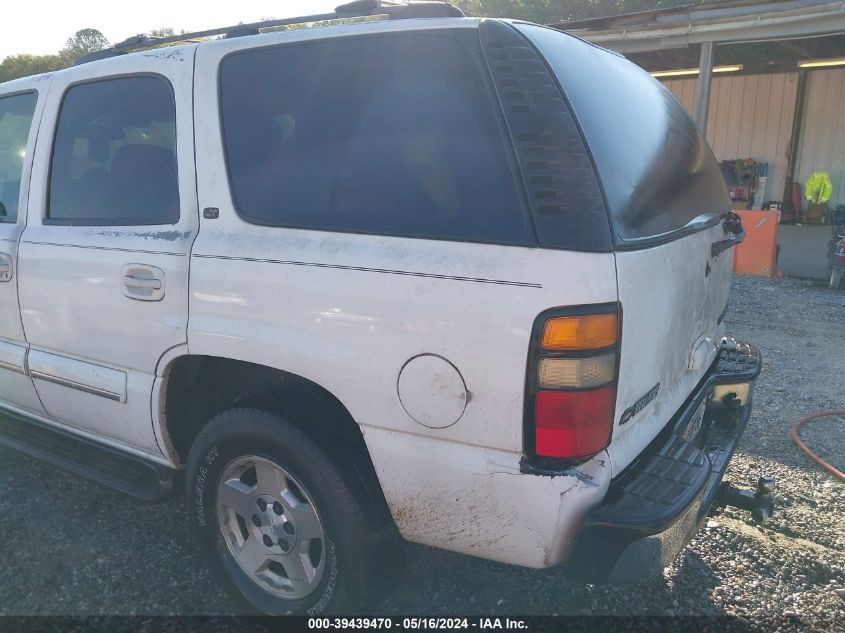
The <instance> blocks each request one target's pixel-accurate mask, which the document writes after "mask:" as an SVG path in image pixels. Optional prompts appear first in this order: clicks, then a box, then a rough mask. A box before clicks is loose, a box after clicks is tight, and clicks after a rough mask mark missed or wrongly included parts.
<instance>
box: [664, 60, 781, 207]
mask: <svg viewBox="0 0 845 633" xmlns="http://www.w3.org/2000/svg"><path fill="white" fill-rule="evenodd" d="M696 82H697V79H695V78H691V79H671V80H667V81H664V82H663V83H664V85H665V86H666V87H667V88H668V89H669V90H671V91H672V93H673V94H674V95H675V96H676V97H677V98H678V100H679V101H680V102H681V103H682V104H683V105H684V107H685V108H686V109H687V110H689V111H690V113H692V110H693V108H694V107H695V106H694V103H695V85H696ZM797 89H798V73H782V74H772V75H747V76H746V75H743V76H739V77H718V76H717V77H714V78H713V83H712V84H711V86H710V111H709V113H708V117H707V140H708V142H709V143H710V145H711V146H712V147H713V153H714V154H716V158H717V159H719V160H728V159H733V158H753V159H755V160H757V161H762V162H767V163H769V179H768V182H767V185H766V200H780V199H781V198H782V197H783V187H784V181H785V179H786V166H787V161H788V157H787V150H788V148H789V139H790V136H791V134H792V117H793V113H794V112H795V97H796V94H797Z"/></svg>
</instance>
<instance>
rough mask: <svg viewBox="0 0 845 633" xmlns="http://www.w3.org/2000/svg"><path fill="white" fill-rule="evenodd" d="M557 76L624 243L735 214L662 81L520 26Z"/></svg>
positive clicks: (706, 153)
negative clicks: (695, 221)
mask: <svg viewBox="0 0 845 633" xmlns="http://www.w3.org/2000/svg"><path fill="white" fill-rule="evenodd" d="M518 28H519V30H520V31H522V32H523V33H524V34H525V35H527V36H528V37H529V38H530V39H531V41H532V42H533V43H534V45H535V46H537V48H538V49H539V51H540V53H542V55H543V56H544V57H545V58H546V61H547V62H548V64H549V65H550V66H551V68H552V70H553V71H554V72H555V74H556V75H557V77H558V79H559V80H560V83H561V84H562V86H563V90H564V92H565V93H566V96H567V97H568V98H569V101H570V103H571V104H572V108H573V110H574V112H575V115H576V117H577V118H578V121H579V123H580V124H581V126H582V129H583V131H584V136H585V138H586V141H587V144H588V146H589V147H590V150H591V152H592V154H593V159H594V160H595V163H596V167H597V171H598V174H599V179H600V180H601V183H602V186H603V188H604V192H605V196H606V198H607V204H608V208H609V210H610V214H611V219H612V222H613V225H614V229H615V232H616V236H617V241H618V242H620V243H621V244H624V243H625V242H626V241H634V242H636V241H637V240H645V241H651V240H652V239H654V238H658V237H663V238H666V237H671V236H672V234H673V233H674V232H676V231H678V230H679V229H681V228H682V227H684V226H685V225H686V224H687V223H688V222H690V220H692V219H694V218H696V217H697V216H699V215H703V214H710V213H713V214H717V215H721V214H722V213H725V212H726V211H729V210H730V208H731V204H730V198H729V197H728V192H727V189H726V187H725V184H724V181H723V179H722V174H721V171H720V170H719V165H718V163H717V162H716V159H715V158H714V157H713V152H712V151H711V149H710V146H709V145H708V144H707V141H706V140H705V139H704V137H703V136H702V135H701V133H700V132H699V130H698V128H697V127H696V125H695V123H694V122H693V120H692V119H691V118H690V117H689V115H688V114H687V113H686V111H685V110H684V109H683V106H681V104H679V103H678V101H677V100H676V99H675V97H673V96H672V93H670V92H669V91H668V90H666V89H665V88H664V87H663V86H662V85H661V84H660V82H658V81H657V80H655V79H654V78H653V77H651V76H650V75H649V74H648V73H647V72H645V71H644V70H642V69H641V68H639V67H638V66H636V65H635V64H633V63H631V62H629V61H628V60H626V59H624V58H622V57H620V56H618V55H615V54H613V53H610V52H608V51H604V50H602V49H600V48H597V47H595V46H592V45H590V44H587V43H586V42H582V41H581V40H578V39H577V38H575V37H572V36H570V35H565V34H563V33H561V32H559V31H555V30H553V29H548V28H544V27H539V26H532V25H527V24H519V25H518Z"/></svg>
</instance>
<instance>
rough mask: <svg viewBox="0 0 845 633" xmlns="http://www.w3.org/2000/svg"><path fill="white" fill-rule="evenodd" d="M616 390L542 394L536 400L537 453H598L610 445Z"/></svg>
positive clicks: (556, 454)
mask: <svg viewBox="0 0 845 633" xmlns="http://www.w3.org/2000/svg"><path fill="white" fill-rule="evenodd" d="M615 396H616V388H615V386H613V385H611V386H608V387H600V388H598V389H588V390H585V391H540V392H538V393H537V395H536V396H535V399H534V431H535V445H534V450H535V452H536V453H537V455H539V456H541V457H558V458H572V457H581V456H584V455H592V454H594V453H598V452H599V451H600V450H602V449H603V448H605V447H606V446H607V445H608V444H609V443H610V433H611V431H612V429H613V405H614V400H615Z"/></svg>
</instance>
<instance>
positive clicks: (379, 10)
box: [73, 0, 464, 66]
mask: <svg viewBox="0 0 845 633" xmlns="http://www.w3.org/2000/svg"><path fill="white" fill-rule="evenodd" d="M376 15H386V16H387V17H388V19H391V20H396V19H407V18H420V17H463V16H464V13H463V11H461V10H460V9H459V8H458V7H456V6H454V5H451V4H449V3H448V2H429V1H423V2H414V1H412V2H396V1H393V0H353V1H352V2H348V3H346V4H342V5H340V6H339V7H337V8H336V9H335V10H334V12H333V13H319V14H315V15H304V16H299V17H295V18H284V19H281V20H264V21H263V22H250V23H249V24H236V25H233V26H223V27H218V28H214V29H206V30H204V31H193V32H191V33H180V34H178V35H169V36H167V37H150V36H149V35H134V36H132V37H130V38H128V39H126V40H124V41H122V42H119V43H118V44H115V45H114V46H112V47H111V48H106V49H103V50H100V51H94V52H93V53H89V54H87V55H83V56H82V57H80V58H78V59H77V60H76V61H75V62H74V64H73V65H74V66H78V65H79V64H85V63H87V62H92V61H96V60H98V59H106V58H108V57H116V56H117V55H125V54H127V53H134V52H137V51H143V50H149V49H152V48H160V47H162V46H170V45H173V44H184V43H189V42H194V41H197V40H200V39H201V38H204V37H214V36H216V35H223V36H224V37H239V36H242V35H257V34H259V33H260V32H261V29H272V28H277V27H280V26H287V25H290V24H306V23H309V22H323V21H328V20H342V19H345V18H356V17H369V16H376Z"/></svg>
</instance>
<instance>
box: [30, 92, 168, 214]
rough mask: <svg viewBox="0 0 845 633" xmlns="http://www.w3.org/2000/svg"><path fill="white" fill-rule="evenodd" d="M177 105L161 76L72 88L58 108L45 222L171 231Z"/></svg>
mask: <svg viewBox="0 0 845 633" xmlns="http://www.w3.org/2000/svg"><path fill="white" fill-rule="evenodd" d="M177 182H178V181H177V174H176V105H175V102H174V97H173V90H172V89H171V87H170V84H169V83H168V82H167V81H166V80H164V79H163V78H161V77H150V76H140V77H122V78H119V79H108V80H103V81H96V82H92V83H85V84H79V85H76V86H72V87H71V88H70V89H69V90H68V91H67V93H66V94H65V97H64V101H63V102H62V108H61V113H60V114H59V123H58V128H57V132H56V140H55V144H54V147H53V160H52V165H51V169H50V199H49V204H48V210H47V222H48V223H52V224H74V225H109V224H114V225H121V224H123V225H128V224H172V223H175V222H177V221H178V220H179V187H178V184H177Z"/></svg>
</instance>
